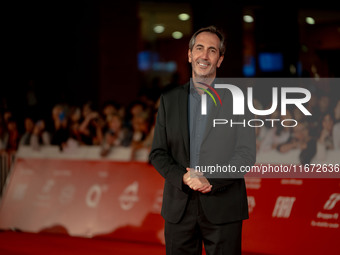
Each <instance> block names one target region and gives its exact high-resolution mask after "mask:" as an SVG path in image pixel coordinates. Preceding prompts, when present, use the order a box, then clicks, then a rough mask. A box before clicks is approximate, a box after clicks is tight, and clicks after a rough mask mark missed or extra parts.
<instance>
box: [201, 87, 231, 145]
mask: <svg viewBox="0 0 340 255" xmlns="http://www.w3.org/2000/svg"><path fill="white" fill-rule="evenodd" d="M220 91H221V92H222V91H223V92H222V93H221V92H220ZM217 92H218V94H219V95H220V97H221V101H222V103H223V99H224V96H225V94H226V90H225V89H224V90H221V89H217ZM221 94H222V95H221ZM208 100H209V99H208ZM221 108H222V106H221V105H220V104H219V102H218V104H217V106H215V105H214V106H213V107H212V109H211V112H210V113H208V120H207V123H206V127H205V131H204V138H203V141H202V144H203V143H204V141H205V140H206V139H207V137H208V136H209V133H210V131H211V129H212V126H213V125H212V123H213V120H214V119H215V118H216V116H217V114H218V113H219V111H221Z"/></svg>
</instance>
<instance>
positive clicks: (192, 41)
mask: <svg viewBox="0 0 340 255" xmlns="http://www.w3.org/2000/svg"><path fill="white" fill-rule="evenodd" d="M203 32H209V33H212V34H215V35H217V37H218V38H219V39H220V47H219V51H220V56H222V55H224V53H225V44H224V41H225V38H224V34H223V33H222V31H220V30H219V29H217V28H216V27H215V26H209V27H203V28H201V29H199V30H198V31H196V32H195V33H194V34H193V35H192V37H191V39H190V41H189V49H190V50H191V51H192V49H193V48H194V45H195V41H196V37H197V35H198V34H200V33H203Z"/></svg>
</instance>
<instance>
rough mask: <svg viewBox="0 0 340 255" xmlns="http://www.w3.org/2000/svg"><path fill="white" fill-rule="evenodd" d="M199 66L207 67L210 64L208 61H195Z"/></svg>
mask: <svg viewBox="0 0 340 255" xmlns="http://www.w3.org/2000/svg"><path fill="white" fill-rule="evenodd" d="M197 63H198V65H199V66H202V67H208V66H209V65H210V64H209V63H202V62H197Z"/></svg>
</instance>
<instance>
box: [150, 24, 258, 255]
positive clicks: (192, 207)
mask: <svg viewBox="0 0 340 255" xmlns="http://www.w3.org/2000/svg"><path fill="white" fill-rule="evenodd" d="M224 50H225V47H224V36H223V34H222V33H221V32H220V31H219V30H217V29H216V28H215V27H213V26H210V27H207V28H202V29H200V30H198V31H197V32H196V33H195V34H194V35H193V36H192V38H191V40H190V42H189V50H188V59H189V62H190V63H191V65H192V80H191V81H190V82H189V83H187V84H185V85H183V86H180V87H177V88H175V89H173V90H171V91H168V92H166V93H165V94H163V95H162V96H161V98H160V105H159V109H158V114H157V121H156V127H155V132H154V140H153V146H152V150H151V153H150V161H151V163H152V164H153V165H154V166H155V168H156V170H157V171H158V172H159V173H160V174H161V175H162V176H163V177H164V178H165V184H164V192H163V205H162V216H163V217H164V219H165V241H166V252H167V254H168V255H169V254H173V255H181V254H190V255H192V254H201V253H202V242H203V243H204V247H205V250H206V252H207V254H208V255H212V254H241V232H242V221H243V220H244V219H247V218H248V204H247V194H246V188H245V182H244V179H243V173H241V175H239V174H235V173H231V172H223V173H222V172H220V173H217V172H215V173H210V172H204V171H201V172H198V171H195V169H198V168H199V167H198V166H201V169H204V166H205V167H207V166H217V165H218V166H225V167H227V166H229V167H230V166H231V167H233V168H234V169H237V170H239V169H240V168H241V166H250V165H253V164H254V163H255V132H254V130H253V129H252V128H250V127H249V126H247V125H240V124H238V125H233V126H228V125H216V126H215V127H213V120H214V119H230V120H231V121H234V123H245V121H244V119H248V118H250V115H249V114H247V113H246V114H245V115H244V116H242V115H237V116H236V115H233V109H232V108H233V107H232V94H231V93H230V91H228V90H226V89H216V90H217V91H218V94H219V95H220V96H221V99H222V100H223V105H222V104H221V106H220V105H219V106H218V107H215V106H214V105H213V103H212V99H211V100H207V104H206V112H207V114H201V112H202V109H201V107H202V101H201V100H202V94H203V93H205V91H206V90H207V88H211V87H214V84H215V78H216V70H217V68H218V67H220V65H221V63H222V61H223V58H224ZM213 90H214V89H213ZM208 99H209V98H208ZM242 118H244V119H243V120H242ZM205 169H206V168H205ZM203 172H204V173H203Z"/></svg>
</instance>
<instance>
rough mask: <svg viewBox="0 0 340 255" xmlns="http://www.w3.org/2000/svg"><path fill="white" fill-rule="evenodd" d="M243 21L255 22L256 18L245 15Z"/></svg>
mask: <svg viewBox="0 0 340 255" xmlns="http://www.w3.org/2000/svg"><path fill="white" fill-rule="evenodd" d="M243 21H244V22H246V23H253V22H254V18H253V17H252V16H250V15H244V16H243Z"/></svg>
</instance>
